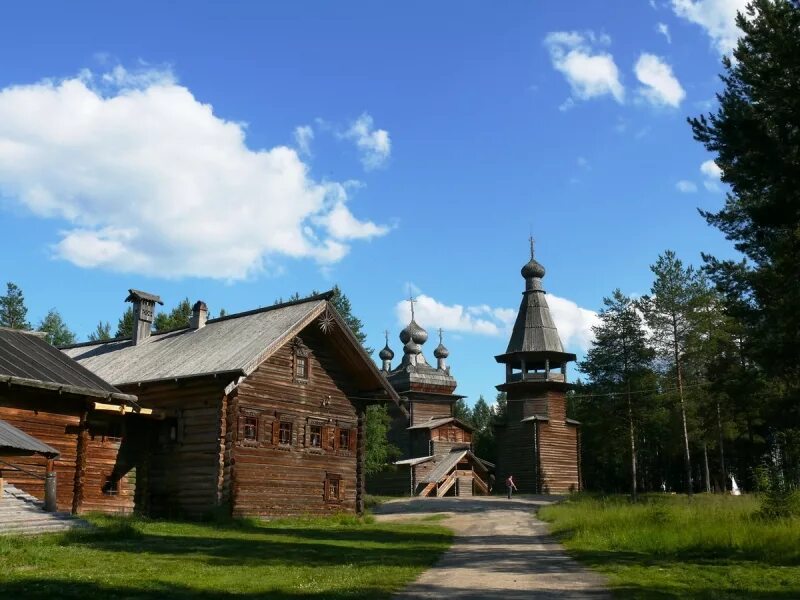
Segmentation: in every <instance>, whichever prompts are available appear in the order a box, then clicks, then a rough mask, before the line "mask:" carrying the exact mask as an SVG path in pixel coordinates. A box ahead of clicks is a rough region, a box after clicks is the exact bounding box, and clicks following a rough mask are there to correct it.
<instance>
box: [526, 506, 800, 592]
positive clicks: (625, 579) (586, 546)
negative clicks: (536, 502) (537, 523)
mask: <svg viewBox="0 0 800 600" xmlns="http://www.w3.org/2000/svg"><path fill="white" fill-rule="evenodd" d="M758 508H759V505H758V501H757V500H756V498H754V497H752V496H740V497H733V496H711V495H706V494H702V495H696V496H695V497H694V498H693V499H691V500H689V499H687V498H686V497H685V496H672V495H664V494H659V495H649V496H645V497H644V498H643V499H642V501H641V502H640V503H638V504H635V505H633V504H631V503H630V502H629V501H628V500H627V498H626V497H623V496H614V497H602V498H601V497H591V496H585V495H578V496H576V497H574V498H573V499H570V500H568V501H566V502H564V503H561V504H557V505H552V506H547V507H544V508H543V509H541V511H540V512H539V516H540V518H542V519H543V520H545V521H548V522H549V523H550V524H551V525H550V527H551V530H552V531H553V533H555V534H556V536H558V537H559V538H560V539H561V540H562V542H563V543H564V545H565V546H566V547H567V549H568V551H569V552H570V554H572V555H573V556H575V557H576V558H577V559H578V560H579V561H581V562H583V563H584V564H586V565H589V566H590V567H592V568H593V569H595V570H597V571H600V572H602V573H604V574H606V575H607V576H608V578H609V580H610V583H611V585H612V587H613V589H614V590H615V592H616V595H617V596H619V597H624V598H664V599H666V598H714V599H719V598H787V599H788V598H800V519H789V520H782V521H765V520H763V519H761V518H760V517H758V516H757V514H756V513H757V511H758Z"/></svg>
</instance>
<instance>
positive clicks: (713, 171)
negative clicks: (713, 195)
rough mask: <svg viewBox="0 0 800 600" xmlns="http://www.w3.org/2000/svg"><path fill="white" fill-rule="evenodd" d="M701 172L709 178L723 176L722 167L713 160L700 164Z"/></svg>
mask: <svg viewBox="0 0 800 600" xmlns="http://www.w3.org/2000/svg"><path fill="white" fill-rule="evenodd" d="M700 172H701V173H702V174H703V175H705V176H706V177H708V178H709V179H720V178H721V177H722V169H720V168H719V167H718V166H717V163H715V162H714V161H713V160H707V161H705V162H704V163H703V164H702V165H700Z"/></svg>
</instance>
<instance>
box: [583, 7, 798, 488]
mask: <svg viewBox="0 0 800 600" xmlns="http://www.w3.org/2000/svg"><path fill="white" fill-rule="evenodd" d="M737 24H738V26H739V28H740V29H741V30H742V33H743V35H742V37H741V38H740V40H739V42H738V44H737V46H736V48H735V50H734V52H733V59H731V58H729V57H724V58H723V60H722V63H723V74H722V75H721V80H722V82H723V84H724V89H723V91H722V92H720V93H719V94H717V100H718V105H719V106H718V109H717V110H716V112H714V113H711V114H708V115H702V116H700V117H698V118H690V119H688V122H689V125H690V127H691V130H692V134H693V136H694V138H695V139H696V140H697V141H699V142H700V143H701V144H703V145H704V146H705V148H706V149H707V150H708V151H710V152H712V153H713V154H714V155H715V159H714V160H715V162H716V164H717V165H718V166H719V168H720V169H721V171H722V176H721V179H722V181H723V182H724V183H725V184H727V185H728V187H729V191H728V193H727V195H726V199H725V204H724V206H723V207H722V209H720V210H719V211H717V212H712V211H699V212H700V215H701V216H702V218H704V219H705V220H706V222H707V223H708V224H709V225H710V226H711V227H714V228H716V229H718V230H720V231H721V232H722V233H723V234H724V235H725V237H726V238H727V239H728V240H729V241H731V242H733V245H734V247H735V248H736V250H737V251H738V252H739V253H740V255H741V259H739V260H723V259H719V258H717V257H714V256H712V255H709V254H702V255H701V256H702V265H701V266H700V267H699V268H695V267H693V266H691V265H685V264H684V263H683V262H682V261H681V260H680V259H679V258H678V257H677V256H676V254H675V253H674V252H672V251H666V252H664V253H663V254H662V255H660V256H659V257H658V258H657V260H656V262H655V263H654V264H653V265H652V267H651V269H652V272H653V283H652V287H651V290H650V293H649V294H648V295H647V296H645V297H643V298H631V297H629V296H626V295H625V294H623V293H622V292H621V291H620V290H614V291H613V292H612V293H611V294H610V295H609V296H608V297H607V298H605V299H604V307H603V310H602V311H601V312H600V322H599V324H598V325H597V326H596V327H595V328H594V332H595V338H596V340H595V343H594V345H593V347H592V348H591V349H590V350H589V352H588V353H587V355H586V357H585V359H584V360H583V361H581V362H580V363H579V365H578V368H579V370H580V371H581V373H582V374H583V376H585V381H581V382H579V383H578V385H577V388H576V390H574V391H573V392H572V393H571V395H570V405H571V406H570V407H571V410H572V414H573V415H574V416H575V417H576V418H577V419H579V420H581V421H582V422H583V427H582V458H583V475H584V480H585V484H586V487H587V488H591V489H600V490H607V491H622V490H629V491H630V493H631V494H632V495H633V496H635V495H636V493H637V491H641V490H658V489H669V490H681V491H685V492H688V493H692V492H693V491H700V490H706V491H708V490H712V489H717V490H724V489H726V487H727V486H728V485H729V482H730V479H729V475H734V476H735V478H736V480H737V481H738V482H739V484H740V485H743V486H744V487H745V488H749V489H759V488H760V489H765V488H768V489H773V490H775V489H782V490H789V489H792V488H794V487H796V486H797V485H798V484H799V483H800V9H799V8H798V3H797V2H793V1H790V0H754V1H753V2H751V3H750V4H749V5H748V6H747V8H746V10H745V14H741V13H740V14H739V15H738V17H737Z"/></svg>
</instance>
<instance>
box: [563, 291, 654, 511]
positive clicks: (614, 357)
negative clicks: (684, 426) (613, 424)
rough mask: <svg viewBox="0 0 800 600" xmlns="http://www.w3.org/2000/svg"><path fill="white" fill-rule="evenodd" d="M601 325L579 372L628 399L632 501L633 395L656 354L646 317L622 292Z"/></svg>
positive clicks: (634, 474) (634, 488) (634, 476)
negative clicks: (647, 329)
mask: <svg viewBox="0 0 800 600" xmlns="http://www.w3.org/2000/svg"><path fill="white" fill-rule="evenodd" d="M603 303H604V305H605V308H604V309H603V310H602V311H600V323H599V325H596V326H594V327H593V328H592V330H593V332H594V335H595V341H594V344H593V345H592V348H591V349H590V350H589V352H588V353H587V354H586V358H585V359H584V360H583V361H582V362H581V363H580V364H579V365H578V368H579V369H580V370H581V371H582V372H583V373H585V374H586V375H588V376H589V378H590V380H591V382H592V384H593V385H595V386H599V388H600V389H602V390H604V391H606V393H608V394H611V395H610V396H606V397H609V398H610V399H611V401H613V398H614V393H615V392H616V393H617V394H619V395H620V396H622V397H624V398H625V409H624V413H625V416H626V418H627V422H628V445H629V453H630V490H631V499H632V500H633V501H636V498H637V481H638V480H637V453H636V437H637V428H638V424H637V422H638V420H639V418H638V415H637V414H636V413H637V412H638V411H636V410H635V409H634V400H633V397H632V392H633V391H634V388H636V387H639V384H640V383H641V382H642V380H643V379H644V377H645V376H646V375H647V374H649V372H650V368H651V365H652V362H653V358H654V354H655V353H654V352H653V350H652V348H650V347H649V345H648V341H647V334H646V333H645V330H644V324H643V322H642V317H641V316H640V314H639V312H638V311H637V309H636V305H635V303H634V301H633V300H632V299H631V298H629V297H628V296H625V295H624V294H623V293H622V292H621V291H620V290H619V289H616V290H614V292H613V293H612V295H611V297H608V298H604V299H603Z"/></svg>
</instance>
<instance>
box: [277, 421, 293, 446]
mask: <svg viewBox="0 0 800 600" xmlns="http://www.w3.org/2000/svg"><path fill="white" fill-rule="evenodd" d="M278 443H279V444H281V445H282V446H291V445H292V424H291V423H289V422H287V421H281V425H280V429H279V430H278Z"/></svg>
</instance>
